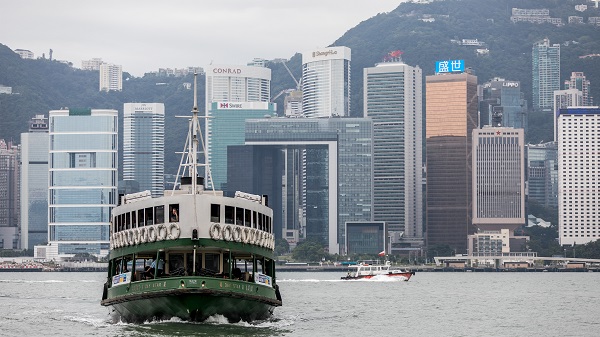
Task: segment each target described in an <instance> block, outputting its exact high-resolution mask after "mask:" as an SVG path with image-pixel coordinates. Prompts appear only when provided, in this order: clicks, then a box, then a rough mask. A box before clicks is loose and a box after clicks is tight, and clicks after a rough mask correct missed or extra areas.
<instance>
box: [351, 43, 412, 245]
mask: <svg viewBox="0 0 600 337" xmlns="http://www.w3.org/2000/svg"><path fill="white" fill-rule="evenodd" d="M363 78H364V85H363V88H364V114H365V117H368V118H371V119H372V120H373V149H374V150H373V189H374V193H373V220H374V221H384V222H385V223H386V224H387V226H388V230H390V231H404V235H405V237H410V238H422V237H423V187H422V179H423V173H422V172H423V170H422V166H423V104H422V85H423V74H422V71H421V68H419V67H411V66H409V65H407V64H405V63H403V62H402V61H401V59H400V56H399V55H397V56H396V58H394V59H390V60H389V62H383V63H379V64H377V65H376V66H375V67H372V68H365V69H364V77H363Z"/></svg>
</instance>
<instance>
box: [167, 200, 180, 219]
mask: <svg viewBox="0 0 600 337" xmlns="http://www.w3.org/2000/svg"><path fill="white" fill-rule="evenodd" d="M169 221H171V222H179V204H172V205H169Z"/></svg>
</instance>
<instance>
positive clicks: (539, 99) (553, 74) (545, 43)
mask: <svg viewBox="0 0 600 337" xmlns="http://www.w3.org/2000/svg"><path fill="white" fill-rule="evenodd" d="M531 56H532V60H531V61H532V65H533V110H535V111H546V112H552V109H553V106H554V105H553V102H554V91H555V90H560V45H559V44H553V45H551V44H550V40H548V39H543V40H542V41H538V42H536V43H534V44H533V50H532V53H531Z"/></svg>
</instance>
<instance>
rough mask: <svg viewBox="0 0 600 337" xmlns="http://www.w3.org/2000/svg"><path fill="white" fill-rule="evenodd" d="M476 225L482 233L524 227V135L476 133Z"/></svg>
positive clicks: (488, 129)
mask: <svg viewBox="0 0 600 337" xmlns="http://www.w3.org/2000/svg"><path fill="white" fill-rule="evenodd" d="M472 167H473V194H472V195H473V202H472V205H473V225H474V226H475V227H476V228H477V229H478V230H479V231H490V230H503V229H508V230H509V232H510V233H511V235H512V233H514V230H515V229H516V228H518V227H520V226H523V225H525V220H526V219H525V215H526V214H525V134H524V132H523V129H515V128H505V127H493V126H487V127H484V128H482V129H475V130H473V166H472Z"/></svg>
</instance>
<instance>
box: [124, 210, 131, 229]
mask: <svg viewBox="0 0 600 337" xmlns="http://www.w3.org/2000/svg"><path fill="white" fill-rule="evenodd" d="M125 226H126V227H127V229H130V228H131V214H130V213H129V212H127V213H125Z"/></svg>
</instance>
